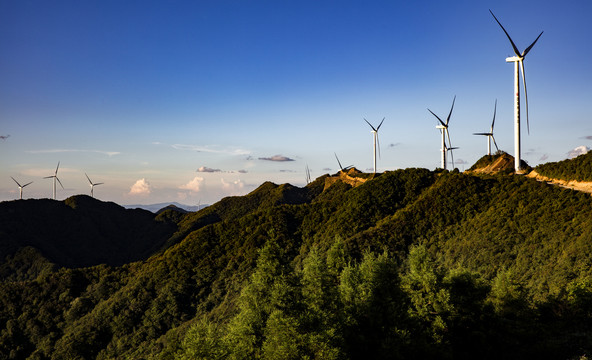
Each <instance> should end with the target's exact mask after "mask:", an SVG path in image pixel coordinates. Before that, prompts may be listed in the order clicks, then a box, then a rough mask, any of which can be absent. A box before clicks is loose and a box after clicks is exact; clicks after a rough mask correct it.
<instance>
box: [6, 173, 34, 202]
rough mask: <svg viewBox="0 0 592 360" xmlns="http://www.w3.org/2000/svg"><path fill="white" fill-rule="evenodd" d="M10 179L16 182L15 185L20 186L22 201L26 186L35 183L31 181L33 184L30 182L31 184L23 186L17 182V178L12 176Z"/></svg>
mask: <svg viewBox="0 0 592 360" xmlns="http://www.w3.org/2000/svg"><path fill="white" fill-rule="evenodd" d="M10 178H11V179H12V180H13V181H14V182H15V183H16V184H17V185H18V187H19V190H20V193H21V197H20V199H21V200H22V199H23V188H24V187H25V186H27V185H31V184H32V183H33V182H32V181H31V182H29V183H26V184H25V185H21V184H19V182H18V181H16V180H15V178H13V177H12V176H11V177H10Z"/></svg>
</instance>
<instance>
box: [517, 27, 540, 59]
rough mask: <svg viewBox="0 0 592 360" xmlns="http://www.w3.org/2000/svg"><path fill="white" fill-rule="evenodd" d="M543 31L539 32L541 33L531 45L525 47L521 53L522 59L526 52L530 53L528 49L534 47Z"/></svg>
mask: <svg viewBox="0 0 592 360" xmlns="http://www.w3.org/2000/svg"><path fill="white" fill-rule="evenodd" d="M543 33H544V31H541V33H540V34H539V36H537V38H536V39H535V40H534V41H533V42H532V44H530V46H529V47H527V48H526V49H525V50H524V51H523V52H522V57H525V56H526V54H528V52H529V51H530V49H532V47H533V46H534V44H535V43H536V42H537V41H538V40H539V38H540V37H541V35H543Z"/></svg>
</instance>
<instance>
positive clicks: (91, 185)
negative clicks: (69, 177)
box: [84, 173, 93, 186]
mask: <svg viewBox="0 0 592 360" xmlns="http://www.w3.org/2000/svg"><path fill="white" fill-rule="evenodd" d="M84 175H86V173H84ZM86 179H87V180H88V182H89V183H90V185H91V186H92V185H93V183H92V181H90V178H89V177H88V175H86Z"/></svg>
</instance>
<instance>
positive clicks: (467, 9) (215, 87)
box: [0, 0, 592, 205]
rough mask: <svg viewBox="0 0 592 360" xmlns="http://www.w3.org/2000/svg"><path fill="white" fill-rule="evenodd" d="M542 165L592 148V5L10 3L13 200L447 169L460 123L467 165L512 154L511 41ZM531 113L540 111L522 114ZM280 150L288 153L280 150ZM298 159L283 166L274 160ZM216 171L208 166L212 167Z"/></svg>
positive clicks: (221, 189) (533, 152) (160, 194)
mask: <svg viewBox="0 0 592 360" xmlns="http://www.w3.org/2000/svg"><path fill="white" fill-rule="evenodd" d="M489 8H491V9H492V10H493V12H494V13H495V14H496V16H497V17H498V19H499V20H500V21H501V22H502V24H503V25H504V26H505V27H506V29H507V30H508V32H509V33H510V35H511V36H512V37H513V39H514V41H515V42H516V44H517V46H518V47H519V48H520V50H522V49H524V48H525V47H526V46H528V45H529V44H530V43H531V42H532V41H533V40H534V39H535V38H536V36H537V35H538V34H539V33H540V32H541V31H542V30H544V31H545V32H544V34H543V36H542V37H541V38H540V40H539V41H538V43H537V44H536V45H535V47H534V48H533V49H532V51H531V52H530V53H529V54H528V56H527V58H526V61H525V65H526V74H527V81H528V82H527V84H528V95H529V105H530V106H529V109H530V129H531V131H530V135H529V136H527V135H526V131H525V130H526V129H525V128H524V130H523V154H522V156H523V158H524V159H525V160H526V161H528V163H529V164H531V165H537V164H539V163H542V162H548V161H558V160H562V159H565V158H567V156H568V152H569V151H570V150H572V149H574V148H576V147H578V146H587V147H590V146H592V119H591V116H590V111H589V109H588V107H589V105H590V102H591V100H592V69H591V65H590V64H592V61H591V57H592V56H591V55H592V41H591V38H592V22H590V14H591V13H592V2H591V1H589V0H579V1H566V2H559V1H519V2H516V1H494V2H490V3H488V4H487V3H484V2H480V1H454V2H445V1H436V0H434V1H406V2H402V1H370V2H368V1H226V0H216V1H120V0H118V1H105V0H102V1H51V2H50V1H27V0H19V1H7V0H0V135H3V136H6V135H10V136H9V137H8V138H6V139H4V140H0V200H11V199H14V198H16V197H18V188H17V187H16V185H15V184H14V183H13V181H12V180H11V179H10V176H13V177H15V178H16V179H17V180H19V181H20V182H21V183H25V182H29V181H34V183H33V184H31V185H30V186H28V187H27V188H25V192H24V195H25V197H26V198H29V197H33V198H42V197H50V196H51V180H49V179H42V177H43V176H49V175H52V174H53V172H54V170H55V167H56V165H57V163H58V161H60V162H61V165H60V170H59V173H58V176H59V178H60V179H61V181H62V183H63V184H64V187H65V190H62V189H61V188H60V189H59V190H58V199H64V198H66V197H68V196H71V195H74V194H80V193H85V194H88V193H89V191H90V189H89V185H88V181H87V180H86V178H85V176H84V173H85V172H86V173H88V175H89V176H90V177H91V179H92V180H93V181H94V182H104V183H105V184H104V185H101V186H98V187H96V188H95V196H96V197H98V198H99V199H102V200H106V201H115V202H117V203H120V204H139V203H142V204H148V203H156V202H172V201H178V202H181V203H184V204H189V205H195V204H197V203H198V202H201V203H202V204H204V203H213V202H215V201H217V200H219V199H220V198H221V197H223V196H228V195H241V194H245V193H247V192H249V191H251V190H253V189H254V188H255V187H257V186H258V185H260V184H261V183H262V182H264V181H266V180H270V181H273V182H275V183H285V182H289V183H292V184H294V185H297V186H302V185H304V182H305V167H306V165H308V167H309V168H310V170H311V174H312V177H313V178H315V177H317V176H320V175H322V174H324V173H334V172H336V171H337V170H338V166H337V162H336V161H335V158H334V155H333V153H334V152H336V153H337V154H338V155H339V157H340V160H341V162H342V163H343V165H355V166H356V167H357V168H359V169H361V170H368V171H369V170H370V169H371V168H372V134H371V133H370V131H369V130H370V128H369V127H368V126H367V124H366V123H365V122H364V121H363V118H364V117H365V118H367V119H368V120H369V121H370V122H373V123H375V124H376V123H378V122H379V121H380V120H381V119H382V118H383V117H386V120H385V122H384V124H383V126H382V128H381V129H380V133H379V137H380V141H381V145H382V147H381V150H382V157H381V159H380V160H379V163H378V168H379V171H384V170H392V169H397V168H406V167H425V168H428V169H434V168H436V167H438V166H439V162H440V152H439V148H440V135H439V132H438V130H437V129H436V128H435V125H436V122H435V119H434V118H433V117H432V115H431V114H429V112H428V111H427V110H426V108H428V107H429V108H430V109H431V110H432V111H434V112H435V113H436V114H438V115H441V117H445V116H446V115H447V113H448V111H449V109H450V105H451V102H452V99H453V97H454V96H455V95H456V96H457V99H456V106H455V109H454V112H453V114H452V118H451V121H450V134H451V137H452V143H453V145H454V146H459V147H460V149H459V150H458V151H456V152H455V160H457V161H458V162H459V164H457V166H458V167H459V169H461V170H462V169H463V168H468V167H470V166H471V165H472V164H473V163H474V162H475V161H476V160H477V159H479V158H480V157H481V156H482V155H484V153H485V151H486V143H485V138H483V137H478V136H473V135H472V133H473V132H483V131H487V130H488V128H489V126H490V124H491V118H492V114H493V105H494V101H495V99H497V100H498V111H497V120H496V128H495V134H496V139H497V142H498V145H499V146H500V148H501V149H503V150H505V151H507V152H509V153H510V154H513V151H514V150H513V125H512V123H513V108H512V107H513V105H512V97H513V64H508V63H506V62H505V58H506V57H507V56H511V55H513V54H512V48H511V46H510V43H509V42H508V40H507V38H506V37H505V35H504V34H503V32H502V31H501V29H500V28H499V26H498V25H497V24H496V23H495V21H494V19H493V18H492V17H491V15H490V14H489V11H488V9H489ZM523 116H524V115H523ZM276 155H278V156H276ZM282 159H283V160H292V161H276V160H282ZM199 170H201V171H199Z"/></svg>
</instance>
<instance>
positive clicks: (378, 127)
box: [376, 118, 386, 131]
mask: <svg viewBox="0 0 592 360" xmlns="http://www.w3.org/2000/svg"><path fill="white" fill-rule="evenodd" d="M384 119H386V118H382V121H381V122H380V124H378V126H377V127H376V131H378V129H380V127H381V126H382V123H383V122H384Z"/></svg>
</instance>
